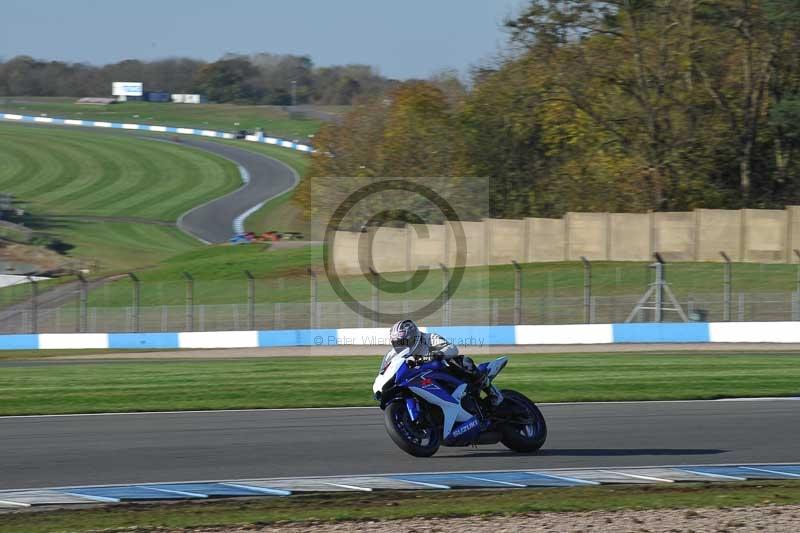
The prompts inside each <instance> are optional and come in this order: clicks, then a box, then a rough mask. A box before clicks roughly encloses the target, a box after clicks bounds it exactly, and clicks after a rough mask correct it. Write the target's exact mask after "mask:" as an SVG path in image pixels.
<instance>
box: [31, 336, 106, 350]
mask: <svg viewBox="0 0 800 533" xmlns="http://www.w3.org/2000/svg"><path fill="white" fill-rule="evenodd" d="M83 348H99V349H107V348H109V342H108V333H42V334H40V335H39V349H40V350H68V349H69V350H71V349H83Z"/></svg>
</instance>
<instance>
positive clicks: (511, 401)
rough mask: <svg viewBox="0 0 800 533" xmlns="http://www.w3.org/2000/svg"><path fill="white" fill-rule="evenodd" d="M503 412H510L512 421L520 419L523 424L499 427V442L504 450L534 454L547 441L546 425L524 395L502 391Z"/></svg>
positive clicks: (508, 423)
mask: <svg viewBox="0 0 800 533" xmlns="http://www.w3.org/2000/svg"><path fill="white" fill-rule="evenodd" d="M501 393H502V394H503V404H501V405H502V407H503V408H505V411H507V412H509V411H510V412H511V413H513V414H512V419H513V418H520V419H521V420H523V421H524V422H523V423H519V424H514V423H510V422H506V423H504V424H503V425H502V426H501V431H502V434H503V438H502V440H501V441H500V442H502V443H503V445H505V447H506V448H508V449H510V450H513V451H515V452H520V453H530V452H535V451H536V450H538V449H539V448H541V447H542V446H543V445H544V441H545V440H547V423H546V422H545V421H544V415H542V412H541V411H540V410H539V408H538V407H536V404H535V403H533V402H532V401H531V400H529V399H528V397H527V396H525V395H524V394H520V393H519V392H517V391H513V390H503V391H501Z"/></svg>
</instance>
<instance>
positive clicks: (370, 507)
mask: <svg viewBox="0 0 800 533" xmlns="http://www.w3.org/2000/svg"><path fill="white" fill-rule="evenodd" d="M420 498H424V502H425V503H424V505H421V504H420V501H421V500H420ZM798 502H800V483H798V482H796V481H758V482H753V481H751V482H744V483H730V482H729V483H674V484H672V483H666V484H663V485H656V486H646V487H642V486H625V485H622V486H620V485H616V486H613V487H612V486H603V487H572V488H566V489H559V488H548V489H513V490H491V491H486V490H484V491H480V490H458V491H456V490H451V491H435V490H429V491H425V494H420V493H418V492H414V491H401V492H387V491H380V492H376V493H357V494H353V493H349V494H348V493H345V494H336V495H335V496H333V497H332V496H331V495H329V494H321V495H317V494H309V495H297V496H292V497H290V498H260V499H235V500H230V499H228V500H221V501H204V502H199V503H198V502H181V503H171V504H168V505H165V504H141V503H137V504H129V505H118V506H110V507H102V508H95V509H57V510H52V511H39V512H17V513H10V514H5V515H2V514H0V532H2V533H6V532H7V533H12V532H13V533H17V532H19V531H25V532H26V533H45V532H47V533H49V532H52V531H74V532H84V531H85V532H90V531H92V532H96V531H166V530H169V531H179V530H180V531H184V528H191V530H194V529H195V528H204V527H207V528H210V530H213V531H221V530H222V528H226V529H227V528H231V530H238V528H237V526H242V527H243V529H242V531H245V530H246V531H251V530H252V531H255V530H256V528H263V527H264V526H267V525H268V524H275V525H276V526H278V527H280V526H285V525H287V524H286V522H300V523H299V524H294V527H293V528H292V530H295V529H294V528H297V531H302V529H301V528H302V525H303V524H302V523H303V522H307V523H308V524H307V526H308V528H307V530H309V531H311V530H313V525H314V523H319V522H337V521H342V520H358V521H366V520H369V521H374V520H393V519H401V518H420V517H428V518H432V517H450V516H470V515H472V516H484V517H486V518H487V520H488V519H489V518H490V517H491V516H497V515H513V514H521V513H541V512H567V511H595V510H609V511H612V510H624V509H692V508H700V507H703V508H723V509H724V508H731V507H750V506H762V505H769V504H779V505H790V504H796V503H798ZM686 512H687V513H688V511H686ZM775 512H779V511H777V510H775ZM685 516H686V517H687V518H689V517H692V516H696V515H691V514H686V515H685ZM620 522H622V520H621V519H620ZM276 523H277V524H276ZM626 523H628V522H626ZM432 524H433V523H432ZM485 524H486V529H487V530H489V529H490V528H491V522H488V521H487V522H486V523H485ZM598 525H600V526H606V525H613V526H614V530H615V531H626V530H624V529H621V527H624V526H623V525H621V523H616V524H607V523H600V524H598ZM744 525H745V524H740V523H736V522H733V523H731V524H729V528H730V529H724V530H719V531H735V530H736V529H738V528H739V527H742V526H744ZM345 526H346V524H341V525H340V526H339V527H342V528H343V527H345ZM350 526H353V524H350ZM354 527H357V526H354ZM396 527H402V526H396V525H394V524H392V525H389V524H387V528H392V530H394V528H396ZM234 528H235V529H234ZM764 529H765V531H768V525H767V524H765V525H764ZM342 531H345V529H342ZM413 531H416V530H413ZM434 531H439V529H434ZM631 531H632V529H631ZM674 531H678V530H677V529H676V530H674ZM681 531H682V530H681ZM689 531H691V530H689Z"/></svg>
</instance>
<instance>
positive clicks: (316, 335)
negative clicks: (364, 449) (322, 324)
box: [258, 329, 338, 348]
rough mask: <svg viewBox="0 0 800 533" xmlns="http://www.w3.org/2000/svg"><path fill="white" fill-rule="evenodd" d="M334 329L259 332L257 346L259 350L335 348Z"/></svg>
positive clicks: (335, 331)
mask: <svg viewBox="0 0 800 533" xmlns="http://www.w3.org/2000/svg"><path fill="white" fill-rule="evenodd" d="M337 331H338V330H335V329H287V330H276V331H259V332H258V345H259V347H261V348H268V347H274V346H336V344H337V339H336V333H337Z"/></svg>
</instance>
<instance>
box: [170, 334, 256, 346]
mask: <svg viewBox="0 0 800 533" xmlns="http://www.w3.org/2000/svg"><path fill="white" fill-rule="evenodd" d="M178 346H180V347H181V348H258V332H257V331H195V332H184V333H178Z"/></svg>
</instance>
